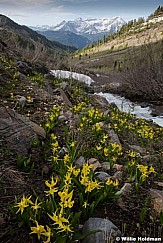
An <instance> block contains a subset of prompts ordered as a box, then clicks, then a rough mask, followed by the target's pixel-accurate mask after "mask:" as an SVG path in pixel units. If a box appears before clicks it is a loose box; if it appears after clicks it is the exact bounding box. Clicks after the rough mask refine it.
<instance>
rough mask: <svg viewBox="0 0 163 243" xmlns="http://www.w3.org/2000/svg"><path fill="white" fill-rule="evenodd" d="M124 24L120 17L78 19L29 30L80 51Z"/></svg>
mask: <svg viewBox="0 0 163 243" xmlns="http://www.w3.org/2000/svg"><path fill="white" fill-rule="evenodd" d="M124 24H126V22H125V21H124V20H123V19H122V18H121V17H114V18H102V19H86V20H83V19H82V18H78V19H75V20H74V21H62V22H61V23H60V24H58V25H56V26H48V25H43V26H39V25H37V26H30V28H32V29H33V30H35V31H38V32H39V33H41V34H42V35H45V36H46V37H47V38H49V39H50V40H57V41H59V42H61V43H63V44H66V45H74V46H75V47H76V48H78V49H80V48H82V47H84V46H85V45H88V44H89V43H92V42H96V41H98V40H100V39H102V38H103V37H104V35H109V34H110V33H114V32H116V31H117V30H119V29H120V28H121V27H122V26H123V25H124ZM71 33H73V35H72V34H71ZM79 35H80V36H79ZM72 37H73V38H72ZM84 37H85V38H84ZM68 39H69V40H68ZM79 41H80V43H79Z"/></svg>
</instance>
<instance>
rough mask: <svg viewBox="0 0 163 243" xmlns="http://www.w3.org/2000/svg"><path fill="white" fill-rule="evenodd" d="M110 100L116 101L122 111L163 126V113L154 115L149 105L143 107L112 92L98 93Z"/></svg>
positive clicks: (109, 101) (110, 101)
mask: <svg viewBox="0 0 163 243" xmlns="http://www.w3.org/2000/svg"><path fill="white" fill-rule="evenodd" d="M97 95H100V96H102V97H104V98H106V100H107V101H108V103H114V104H115V105H116V106H117V107H118V108H119V110H120V111H124V112H127V113H130V114H133V115H135V116H136V117H137V118H142V119H145V120H148V121H151V120H152V121H153V122H155V123H157V124H158V125H160V126H161V127H163V115H162V116H156V117H154V116H152V114H151V113H152V110H151V108H150V107H149V106H147V107H142V106H141V105H140V104H138V103H136V102H131V101H130V100H128V99H126V98H124V97H122V96H119V95H115V94H110V93H102V92H100V93H98V94H97Z"/></svg>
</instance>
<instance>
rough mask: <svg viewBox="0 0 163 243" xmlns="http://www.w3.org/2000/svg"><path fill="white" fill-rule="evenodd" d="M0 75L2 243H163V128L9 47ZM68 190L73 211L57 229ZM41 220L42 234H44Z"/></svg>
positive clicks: (2, 52)
mask: <svg viewBox="0 0 163 243" xmlns="http://www.w3.org/2000/svg"><path fill="white" fill-rule="evenodd" d="M0 70H1V75H0V198H1V200H0V242H4V243H6V242H39V237H41V238H40V239H41V240H40V241H44V242H50V238H51V242H54V241H55V242H74V241H75V240H76V239H78V242H106V241H107V242H115V236H117V237H121V236H127V237H158V238H161V237H163V229H162V224H163V214H162V212H161V211H163V156H162V154H163V150H162V145H163V142H162V141H163V129H162V128H160V127H159V126H156V125H153V124H152V123H149V122H145V121H143V120H141V119H136V118H135V117H134V116H131V115H128V114H125V113H121V112H120V111H119V110H118V109H117V108H116V107H115V106H114V105H113V106H112V105H111V106H110V105H108V104H107V102H106V100H105V99H103V98H100V97H99V96H97V95H93V94H92V89H91V88H89V87H87V86H86V85H84V84H83V83H80V82H77V81H74V80H58V79H55V78H54V77H53V76H52V75H51V74H49V72H48V69H47V68H45V67H42V66H41V65H38V64H37V65H36V64H30V63H29V62H26V61H25V60H23V59H22V58H21V56H20V54H18V53H14V52H13V51H11V50H10V49H9V48H8V47H6V46H5V44H4V43H0ZM71 166H73V167H71ZM70 167H71V170H72V171H71V176H70V178H69V177H68V175H69V173H70ZM83 168H85V170H86V171H87V172H84V169H83ZM86 168H87V169H86ZM73 173H74V174H73ZM84 173H86V174H84ZM52 176H53V177H52ZM52 178H54V179H55V182H54V181H52ZM83 178H87V180H88V181H87V180H86V181H85V182H83V181H82V179H83ZM55 183H56V184H57V189H56V188H55V187H54V186H55V185H56V184H55ZM47 187H48V188H49V196H46V195H45V191H46V190H47ZM67 187H68V190H69V194H67V197H68V198H69V200H68V201H67V203H70V204H71V206H70V205H69V206H67V207H66V206H64V213H63V212H62V213H61V211H60V214H61V215H62V220H63V221H62V223H60V224H59V223H57V222H58V221H57V219H56V218H54V215H53V221H52V220H51V219H50V218H49V217H48V216H47V215H48V214H47V213H49V214H50V215H52V213H55V212H56V213H57V216H58V217H61V216H59V213H58V210H59V209H61V208H62V207H61V204H62V203H63V201H62V195H63V194H62V193H66V192H65V189H64V188H67ZM50 189H52V191H51V192H50ZM53 190H58V192H57V191H55V192H54V191H53ZM72 193H73V195H72ZM70 194H71V195H70ZM23 195H24V197H25V198H26V197H28V200H26V199H22V198H23ZM54 195H55V197H53V196H54ZM59 195H61V196H60V198H59ZM68 195H69V196H68ZM30 196H31V198H30V199H29V197H30ZM60 199H61V202H62V203H61V202H60ZM23 200H24V201H23ZM30 200H32V202H33V204H32V203H31V201H30ZM65 200H66V199H65ZM34 201H35V207H34ZM19 202H22V204H23V202H25V203H24V204H23V206H22V207H21V205H20V204H19ZM64 203H65V202H64ZM30 205H31V208H30ZM40 205H41V206H40ZM55 205H57V206H55ZM64 205H65V204H64ZM32 207H33V208H32ZM55 207H56V208H55ZM55 209H56V210H55ZM32 210H33V211H34V210H36V211H34V212H33V211H32ZM18 211H19V212H18ZM66 217H67V218H66ZM63 218H64V219H63ZM76 218H78V220H77V219H76ZM96 218H98V219H96ZM64 220H68V221H69V223H70V224H69V225H68V224H67V223H66V222H67V221H64ZM36 221H37V222H38V223H39V225H44V227H45V228H44V229H43V228H42V229H41V228H39V227H38V228H39V230H40V231H37V233H36V232H35V229H34V226H36V225H37V224H36ZM110 221H111V222H110ZM54 222H55V223H56V224H58V227H57V226H56V225H55V226H54V225H52V224H53V223H54ZM113 224H114V225H113ZM45 225H46V226H45ZM47 225H48V227H49V228H50V229H51V231H52V232H51V234H50V235H49V236H48V232H50V231H48V230H49V228H48V227H47ZM106 225H107V227H106ZM63 226H67V229H65V228H63V232H60V231H61V229H62V227H63ZM68 226H69V227H71V230H72V231H73V232H71V230H70V229H69V228H68ZM32 227H33V228H32ZM38 228H37V229H38ZM45 229H46V230H45ZM54 229H55V230H54ZM98 229H101V232H98V233H94V234H92V235H90V236H87V237H86V238H85V239H84V240H82V239H81V238H82V237H81V235H83V234H85V233H86V232H88V231H91V230H98ZM41 230H42V233H39V232H41ZM31 232H33V234H30V233H31ZM34 232H35V233H34ZM52 233H53V235H52ZM79 234H80V237H79ZM77 235H78V237H77ZM85 236H86V235H85ZM75 237H76V238H75ZM45 240H46V241H45Z"/></svg>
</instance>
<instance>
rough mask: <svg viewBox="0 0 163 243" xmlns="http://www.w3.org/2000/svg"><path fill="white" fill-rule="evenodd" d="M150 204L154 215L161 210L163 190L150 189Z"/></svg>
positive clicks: (162, 209) (162, 208)
mask: <svg viewBox="0 0 163 243" xmlns="http://www.w3.org/2000/svg"><path fill="white" fill-rule="evenodd" d="M150 196H151V204H152V206H153V209H154V212H155V213H156V215H159V214H160V213H161V211H163V191H160V190H156V189H150Z"/></svg>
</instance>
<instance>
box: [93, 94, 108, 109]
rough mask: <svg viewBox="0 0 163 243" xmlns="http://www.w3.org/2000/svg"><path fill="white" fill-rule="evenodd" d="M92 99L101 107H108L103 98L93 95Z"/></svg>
mask: <svg viewBox="0 0 163 243" xmlns="http://www.w3.org/2000/svg"><path fill="white" fill-rule="evenodd" d="M92 97H93V99H94V100H95V101H96V102H97V103H98V104H99V105H101V106H103V107H105V106H106V105H108V101H107V99H106V98H105V97H102V96H100V95H97V94H94V95H93V96H92Z"/></svg>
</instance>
